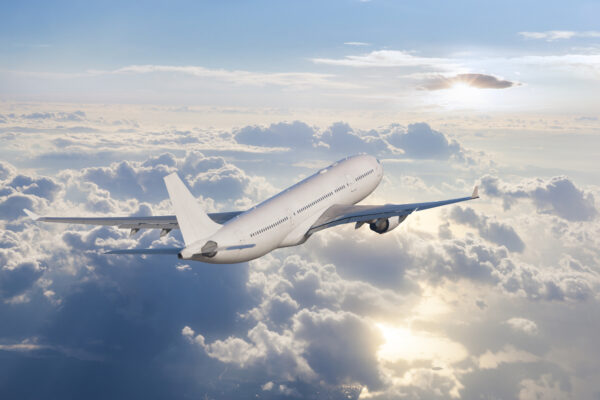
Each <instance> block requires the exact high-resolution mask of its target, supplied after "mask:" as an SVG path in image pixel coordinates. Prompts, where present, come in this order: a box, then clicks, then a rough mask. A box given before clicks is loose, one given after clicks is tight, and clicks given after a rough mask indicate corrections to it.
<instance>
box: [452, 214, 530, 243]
mask: <svg viewBox="0 0 600 400" xmlns="http://www.w3.org/2000/svg"><path fill="white" fill-rule="evenodd" d="M450 218H451V219H452V220H453V221H455V222H458V223H461V224H465V225H469V226H471V227H473V228H476V229H477V230H478V231H479V235H480V236H481V237H483V238H485V239H487V240H490V241H492V242H494V243H497V244H500V245H504V246H506V248H507V249H509V250H510V251H517V252H521V251H523V250H524V249H525V243H523V240H521V238H520V237H519V235H518V234H517V232H515V230H514V228H513V227H512V226H510V225H508V224H504V223H502V222H498V221H495V220H491V219H490V218H489V217H487V216H485V215H479V214H478V213H477V212H475V210H474V209H473V208H471V207H460V206H457V207H453V208H452V209H451V211H450Z"/></svg>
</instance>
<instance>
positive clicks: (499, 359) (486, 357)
mask: <svg viewBox="0 0 600 400" xmlns="http://www.w3.org/2000/svg"><path fill="white" fill-rule="evenodd" d="M538 360H539V358H538V357H537V356H535V355H533V354H531V353H529V352H527V351H523V350H519V349H516V348H514V347H513V346H505V347H504V348H503V349H502V350H499V351H497V352H492V351H489V350H488V351H486V352H485V353H484V354H482V355H481V356H480V357H479V368H481V369H494V368H498V366H499V365H500V364H506V363H531V362H535V361H538Z"/></svg>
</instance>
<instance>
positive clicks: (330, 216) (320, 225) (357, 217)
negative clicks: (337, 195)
mask: <svg viewBox="0 0 600 400" xmlns="http://www.w3.org/2000/svg"><path fill="white" fill-rule="evenodd" d="M478 198H479V193H478V190H477V186H475V188H474V189H473V194H471V196H468V197H459V198H456V199H449V200H442V201H431V202H426V203H411V204H385V205H374V206H367V205H365V206H363V205H333V206H331V207H329V208H328V209H327V210H326V211H325V212H324V213H323V215H321V217H320V218H319V219H318V220H317V221H316V222H315V223H314V224H313V225H312V226H311V227H310V229H309V230H308V232H307V234H308V235H311V234H313V233H315V232H318V231H320V230H323V229H326V228H331V227H333V226H337V225H341V224H348V223H352V222H355V223H356V227H357V228H358V227H360V226H361V225H362V224H364V223H371V222H375V221H376V220H378V219H380V218H391V217H396V216H398V217H404V218H406V217H407V216H408V215H410V214H412V213H413V212H415V211H421V210H427V209H428V208H434V207H440V206H445V205H447V204H453V203H458V202H461V201H467V200H473V199H478Z"/></svg>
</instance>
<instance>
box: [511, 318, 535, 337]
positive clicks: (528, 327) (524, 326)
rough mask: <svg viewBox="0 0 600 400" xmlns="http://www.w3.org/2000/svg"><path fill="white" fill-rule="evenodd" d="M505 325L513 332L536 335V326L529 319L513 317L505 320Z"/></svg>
mask: <svg viewBox="0 0 600 400" xmlns="http://www.w3.org/2000/svg"><path fill="white" fill-rule="evenodd" d="M506 323H507V324H508V325H509V326H510V327H511V328H512V329H514V330H515V331H519V332H524V333H526V334H528V335H537V334H538V326H537V324H536V323H535V322H534V321H532V320H530V319H527V318H518V317H514V318H510V319H509V320H507V321H506Z"/></svg>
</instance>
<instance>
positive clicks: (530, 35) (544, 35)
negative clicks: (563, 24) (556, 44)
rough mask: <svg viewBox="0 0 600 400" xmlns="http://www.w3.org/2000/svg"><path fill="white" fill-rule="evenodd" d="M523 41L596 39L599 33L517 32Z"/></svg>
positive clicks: (599, 35)
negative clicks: (576, 38)
mask: <svg viewBox="0 0 600 400" xmlns="http://www.w3.org/2000/svg"><path fill="white" fill-rule="evenodd" d="M519 35H521V36H523V37H524V38H525V39H544V40H547V41H549V42H551V41H554V40H560V39H572V38H575V37H578V38H598V37H600V32H599V31H558V30H557V31H543V32H519Z"/></svg>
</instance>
